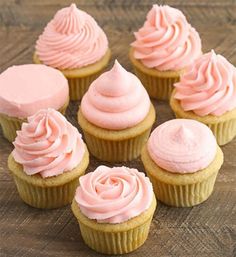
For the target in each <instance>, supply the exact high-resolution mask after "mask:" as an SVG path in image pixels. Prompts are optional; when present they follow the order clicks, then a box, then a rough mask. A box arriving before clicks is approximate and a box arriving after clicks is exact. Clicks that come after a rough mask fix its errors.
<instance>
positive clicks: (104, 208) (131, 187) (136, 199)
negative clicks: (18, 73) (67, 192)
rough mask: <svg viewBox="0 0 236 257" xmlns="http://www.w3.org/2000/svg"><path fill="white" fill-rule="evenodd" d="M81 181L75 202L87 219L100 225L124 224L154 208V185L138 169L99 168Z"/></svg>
mask: <svg viewBox="0 0 236 257" xmlns="http://www.w3.org/2000/svg"><path fill="white" fill-rule="evenodd" d="M79 180H80V185H79V187H78V188H77V190H76V193H75V201H76V202H77V204H78V206H79V208H80V210H81V212H82V213H83V214H84V215H85V216H86V217H88V218H89V219H94V220H96V221H97V222H99V223H110V224H117V223H122V222H125V221H127V220H129V219H131V218H134V217H136V216H138V215H140V214H141V213H143V212H144V211H146V210H147V209H148V208H149V207H150V206H151V203H152V199H153V189H152V184H151V182H150V180H149V178H148V177H146V176H145V174H144V173H142V172H139V171H138V170H137V169H132V168H127V167H113V168H110V167H107V166H99V167H97V168H96V169H95V171H94V172H90V173H88V174H86V175H84V176H82V177H80V179H79Z"/></svg>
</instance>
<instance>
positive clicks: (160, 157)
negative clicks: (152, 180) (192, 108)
mask: <svg viewBox="0 0 236 257" xmlns="http://www.w3.org/2000/svg"><path fill="white" fill-rule="evenodd" d="M147 147H148V152H149V154H150V156H151V158H152V160H153V161H154V162H155V163H156V164H157V165H158V166H160V167H161V168H163V169H165V170H167V171H169V172H174V173H193V172H196V171H199V170H202V169H204V168H206V167H207V166H208V165H209V164H210V163H211V162H212V161H213V159H214V158H215V155H216V149H217V143H216V139H215V137H214V135H213V133H212V131H211V130H210V129H209V128H208V127H207V126H206V125H204V124H203V123H200V122H198V121H195V120H187V119H174V120H170V121H167V122H165V123H163V124H161V125H160V126H158V127H157V128H156V129H155V130H154V131H153V132H152V134H151V136H150V138H149V140H148V145H147Z"/></svg>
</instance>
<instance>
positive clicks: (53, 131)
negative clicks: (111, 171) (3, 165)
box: [12, 109, 85, 178]
mask: <svg viewBox="0 0 236 257" xmlns="http://www.w3.org/2000/svg"><path fill="white" fill-rule="evenodd" d="M13 144H14V146H15V149H14V150H13V152H12V154H13V157H14V159H15V161H16V162H18V163H20V164H22V165H23V168H24V171H25V173H26V174H27V175H34V174H40V175H41V176H42V177H43V178H46V177H52V176H58V175H60V174H62V173H63V172H65V171H70V170H72V169H73V168H75V167H76V166H77V165H78V164H79V163H80V162H81V160H82V158H83V156H84V152H85V146H84V143H83V141H82V138H81V134H80V133H79V132H78V130H77V129H76V128H75V127H74V126H72V125H71V124H70V123H69V122H68V121H67V120H66V118H65V117H64V116H63V115H62V114H61V113H59V112H57V111H55V110H54V109H44V110H40V111H39V112H37V113H36V114H35V115H34V116H31V117H29V118H28V123H23V124H22V128H21V130H20V131H17V137H16V139H15V141H14V143H13Z"/></svg>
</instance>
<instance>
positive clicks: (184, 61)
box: [131, 4, 201, 71]
mask: <svg viewBox="0 0 236 257" xmlns="http://www.w3.org/2000/svg"><path fill="white" fill-rule="evenodd" d="M134 35H135V38H136V40H135V41H134V42H133V43H132V44H131V46H132V47H133V48H134V57H135V58H136V59H138V60H140V61H141V62H142V63H143V64H144V65H145V66H146V67H148V68H155V69H158V70H160V71H166V70H181V69H183V68H185V67H186V66H188V65H189V63H190V62H191V61H192V60H194V59H196V58H197V57H198V56H199V55H201V40H200V37H199V35H198V33H197V31H196V30H195V29H194V28H193V27H191V25H190V24H189V23H188V22H187V20H186V18H185V16H184V14H183V13H182V12H181V11H180V10H178V9H175V8H172V7H170V6H167V5H164V6H158V5H157V4H155V5H153V7H152V9H151V10H150V11H149V13H148V14H147V18H146V21H145V23H144V25H143V27H142V28H140V29H139V31H138V32H136V33H134Z"/></svg>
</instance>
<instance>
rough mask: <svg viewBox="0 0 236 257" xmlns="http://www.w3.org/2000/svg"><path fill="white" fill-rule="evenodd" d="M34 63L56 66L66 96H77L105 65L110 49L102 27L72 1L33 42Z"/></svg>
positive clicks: (72, 98)
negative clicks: (64, 82)
mask: <svg viewBox="0 0 236 257" xmlns="http://www.w3.org/2000/svg"><path fill="white" fill-rule="evenodd" d="M35 48H36V51H35V53H34V56H33V60H34V62H35V63H43V64H46V65H49V66H51V67H54V68H57V69H59V70H60V71H61V72H62V73H63V74H64V75H65V76H66V78H67V79H68V82H69V86H70V99H71V100H78V99H81V98H82V96H83V95H84V93H85V92H86V91H87V89H88V87H89V85H90V84H91V82H92V81H93V80H94V79H95V78H97V77H98V76H99V75H100V74H101V72H102V71H103V70H104V69H105V68H106V66H107V65H108V62H109V60H110V56H111V51H110V49H109V48H108V40H107V37H106V35H105V33H104V31H103V30H102V29H101V28H100V27H99V26H98V24H97V22H96V21H95V20H94V18H93V17H91V16H90V15H89V14H87V13H86V12H84V11H82V10H79V9H77V7H76V5H75V4H71V6H70V7H66V8H63V9H61V10H59V11H58V12H57V13H56V14H55V16H54V18H53V19H52V20H51V21H50V22H49V23H48V24H47V26H46V28H45V29H44V31H43V33H42V34H41V35H40V36H39V38H38V40H37V42H36V47H35Z"/></svg>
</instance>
